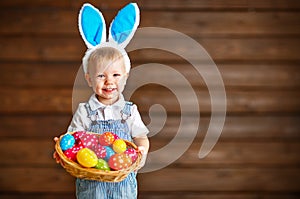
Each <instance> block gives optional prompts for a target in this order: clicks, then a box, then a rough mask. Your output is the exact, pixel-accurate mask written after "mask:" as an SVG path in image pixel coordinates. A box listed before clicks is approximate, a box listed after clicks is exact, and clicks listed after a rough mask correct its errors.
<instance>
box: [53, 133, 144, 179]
mask: <svg viewBox="0 0 300 199" xmlns="http://www.w3.org/2000/svg"><path fill="white" fill-rule="evenodd" d="M89 134H95V133H91V132H89ZM62 137H63V135H61V136H60V138H59V140H57V141H56V143H55V150H56V152H57V154H58V155H59V157H60V161H61V162H62V164H61V165H62V166H63V167H64V168H65V170H66V171H67V172H68V173H70V174H71V175H72V176H74V177H77V178H82V179H87V180H97V181H103V182H120V181H122V180H124V179H125V178H126V177H127V176H128V174H129V173H131V172H132V171H134V170H136V169H137V168H138V166H139V164H140V162H141V158H142V155H141V153H140V152H138V157H137V159H136V161H135V162H134V163H133V164H132V165H131V166H130V167H128V168H126V169H122V170H119V171H103V170H99V169H95V168H85V167H82V166H81V165H80V164H78V163H76V162H74V161H72V160H70V159H69V158H67V157H66V156H65V154H64V153H63V151H62V149H61V148H60V144H59V143H60V140H61V138H62ZM124 141H125V142H126V145H127V146H129V147H132V148H134V149H136V150H137V146H136V145H135V144H134V143H132V142H129V141H126V140H124Z"/></svg>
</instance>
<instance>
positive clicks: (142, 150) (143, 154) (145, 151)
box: [136, 146, 148, 171]
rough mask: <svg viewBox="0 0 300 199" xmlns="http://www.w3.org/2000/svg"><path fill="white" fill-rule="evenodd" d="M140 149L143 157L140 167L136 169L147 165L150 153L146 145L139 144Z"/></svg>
mask: <svg viewBox="0 0 300 199" xmlns="http://www.w3.org/2000/svg"><path fill="white" fill-rule="evenodd" d="M138 151H139V152H141V154H142V159H141V162H140V164H139V166H138V168H137V169H136V171H137V170H139V169H141V168H142V167H143V166H145V163H146V159H147V154H148V152H147V150H146V148H145V147H144V146H138Z"/></svg>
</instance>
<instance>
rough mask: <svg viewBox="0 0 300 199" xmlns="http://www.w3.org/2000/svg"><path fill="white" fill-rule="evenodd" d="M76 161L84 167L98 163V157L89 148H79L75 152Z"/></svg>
mask: <svg viewBox="0 0 300 199" xmlns="http://www.w3.org/2000/svg"><path fill="white" fill-rule="evenodd" d="M76 157H77V161H78V163H79V164H81V165H82V166H84V167H94V166H96V164H97V163H98V157H97V155H96V154H95V153H94V151H92V150H91V149H89V148H83V149H80V150H79V151H78V153H77V156H76Z"/></svg>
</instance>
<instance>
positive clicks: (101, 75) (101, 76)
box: [97, 74, 105, 79]
mask: <svg viewBox="0 0 300 199" xmlns="http://www.w3.org/2000/svg"><path fill="white" fill-rule="evenodd" d="M97 77H99V78H101V79H103V78H104V77H105V75H103V74H100V75H98V76H97Z"/></svg>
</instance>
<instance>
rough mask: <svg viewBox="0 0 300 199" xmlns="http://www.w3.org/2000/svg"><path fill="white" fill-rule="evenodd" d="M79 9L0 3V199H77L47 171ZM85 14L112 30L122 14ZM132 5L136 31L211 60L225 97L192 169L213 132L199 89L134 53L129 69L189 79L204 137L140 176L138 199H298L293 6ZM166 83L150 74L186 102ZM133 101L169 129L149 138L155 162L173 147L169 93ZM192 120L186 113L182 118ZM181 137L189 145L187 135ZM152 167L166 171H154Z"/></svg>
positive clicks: (298, 30)
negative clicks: (211, 144) (166, 36)
mask: <svg viewBox="0 0 300 199" xmlns="http://www.w3.org/2000/svg"><path fill="white" fill-rule="evenodd" d="M83 2H84V1H81V0H80V1H72V0H65V1H53V0H44V1H38V0H31V1H25V0H14V1H8V0H2V1H0V9H1V11H0V19H1V20H0V47H1V50H0V64H1V73H0V82H1V90H0V95H1V98H0V138H1V139H0V151H1V162H0V171H1V175H0V198H2V199H16V198H28V199H29V198H30V199H35V198H39V199H50V198H65V199H68V198H70V199H71V198H75V196H74V188H75V186H74V179H73V178H72V177H70V176H69V175H68V174H67V173H66V172H65V171H64V170H63V169H62V168H61V167H60V166H59V165H56V164H55V163H54V161H53V159H52V152H53V147H54V143H53V141H52V138H53V137H54V136H57V135H59V134H60V133H62V132H64V131H65V130H66V128H67V125H68V123H69V122H70V119H71V116H72V89H73V84H74V80H75V77H76V74H77V71H78V69H79V66H80V60H81V57H82V55H83V53H84V51H85V46H84V44H83V42H82V40H81V38H80V36H79V34H78V30H77V13H78V10H79V8H80V6H81V5H82V3H83ZM90 2H91V3H93V4H94V5H95V6H97V7H100V8H101V10H103V14H104V16H105V18H106V19H107V21H110V20H111V19H112V18H113V16H114V15H115V14H116V13H117V10H118V9H120V8H121V7H122V6H124V5H125V4H126V3H128V1H126V0H119V1H112V0H105V1H104V0H103V1H102V0H97V1H96V0H91V1H90ZM138 4H139V6H140V8H141V13H142V18H141V25H140V27H148V26H150V27H163V28H170V29H173V30H176V31H179V32H182V33H185V34H187V35H188V36H190V37H191V38H193V39H195V40H196V41H198V42H199V43H200V44H201V45H202V46H203V47H204V48H205V49H206V50H207V52H208V53H209V54H210V55H211V57H212V58H213V60H214V61H215V63H216V64H217V66H218V69H219V70H220V72H221V75H222V77H223V80H224V84H225V88H226V94H227V117H226V122H225V126H224V129H223V132H222V135H221V137H220V139H219V141H218V143H217V144H216V146H215V148H214V149H213V150H212V152H211V153H210V154H209V155H208V156H207V157H205V158H204V159H199V158H198V156H197V154H198V151H199V148H200V146H201V143H202V140H203V135H204V134H205V132H206V131H207V127H208V125H209V122H210V121H209V117H210V100H209V94H208V91H207V88H206V85H205V83H204V82H203V80H202V79H201V77H199V76H197V74H196V75H195V71H193V69H192V67H191V66H190V65H189V64H188V63H187V62H186V61H184V60H182V59H179V58H178V57H176V56H175V55H173V54H171V53H167V52H161V51H155V50H139V51H136V52H132V53H130V56H131V59H132V62H133V63H134V66H137V65H139V64H143V63H149V62H157V63H162V64H166V65H168V66H170V67H173V68H174V69H176V70H178V71H179V72H180V73H182V74H183V75H185V77H186V78H187V79H188V80H189V81H190V83H191V84H192V85H193V88H194V90H195V91H196V94H197V96H198V98H199V103H200V110H201V112H200V113H201V121H200V127H201V128H200V129H199V132H198V134H197V137H196V138H195V140H194V142H193V144H192V145H191V147H190V148H189V149H188V151H187V152H186V153H184V155H183V156H182V157H181V158H179V159H178V160H177V161H175V162H174V163H172V164H171V165H169V166H168V167H166V168H164V169H161V170H159V171H155V172H151V173H145V174H140V175H139V186H140V196H139V198H143V199H150V198H206V199H213V198H214V199H215V198H222V199H225V198H230V199H232V198H234V199H242V198H243V199H244V198H246V199H254V198H264V199H269V198H289V199H290V198H298V195H299V192H300V156H299V151H300V132H299V130H300V128H299V127H300V114H299V113H300V100H299V97H300V95H299V88H300V81H299V80H300V69H299V67H300V65H299V63H300V56H299V52H300V20H299V19H300V12H299V11H300V3H299V1H297V0H274V1H273V0H259V1H258V0H253V1H243V0H235V1H224V0H211V1H204V0H197V1H196V0H194V1H192V0H187V1H180V0H169V1H164V0H149V1H146V0H143V1H138ZM190 50H191V51H192V49H190ZM163 75H166V76H163ZM167 75H168V74H161V73H160V71H153V76H155V78H170V79H171V80H172V82H173V83H174V85H175V86H177V87H178V90H179V91H180V95H184V94H185V90H184V89H182V90H181V89H180V86H181V85H180V84H176V78H175V79H172V77H168V76H167ZM157 96H159V97H157ZM186 99H187V100H188V97H187V98H186ZM132 100H133V101H134V102H135V103H137V104H138V105H139V107H140V110H141V113H142V116H143V119H144V120H145V122H147V123H148V122H149V121H150V119H149V116H148V109H149V107H150V106H151V105H152V104H155V103H160V104H162V105H163V106H165V107H166V110H167V111H168V118H167V122H166V124H165V126H164V128H163V129H162V130H161V131H160V132H159V133H158V134H157V135H155V136H153V137H151V144H152V146H151V150H152V151H154V150H156V149H159V148H160V147H162V146H164V145H165V144H166V143H168V142H169V141H170V140H171V139H172V138H173V137H174V136H175V133H176V132H177V130H178V124H179V122H180V117H179V115H180V112H179V106H178V102H177V101H176V99H174V96H173V95H172V93H170V92H168V90H167V89H165V88H162V87H158V86H146V87H144V88H143V89H139V90H138V91H137V92H136V93H135V94H134V95H133V97H132ZM187 102H188V101H187ZM195 114H196V113H195V112H194V111H193V110H189V117H191V118H193V117H195ZM156 117H157V118H159V117H160V115H159V114H158V115H157V116H156ZM157 118H156V119H157ZM185 131H186V132H187V135H188V133H189V131H191V129H189V128H187V129H185ZM155 161H163V160H159V159H158V160H153V162H152V163H155Z"/></svg>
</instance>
